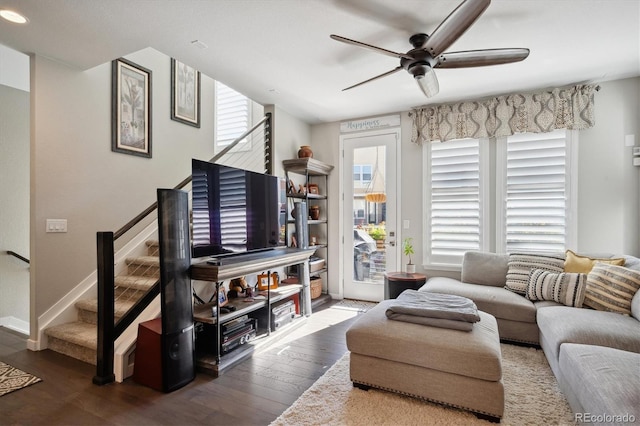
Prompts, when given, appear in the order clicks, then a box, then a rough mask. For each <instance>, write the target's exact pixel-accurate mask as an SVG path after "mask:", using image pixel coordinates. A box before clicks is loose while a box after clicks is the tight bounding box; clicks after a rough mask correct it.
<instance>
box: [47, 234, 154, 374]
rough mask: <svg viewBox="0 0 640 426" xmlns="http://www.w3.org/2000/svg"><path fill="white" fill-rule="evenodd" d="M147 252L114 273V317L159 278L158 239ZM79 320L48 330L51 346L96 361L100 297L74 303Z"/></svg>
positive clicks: (147, 244)
mask: <svg viewBox="0 0 640 426" xmlns="http://www.w3.org/2000/svg"><path fill="white" fill-rule="evenodd" d="M145 244H146V246H147V249H146V251H147V255H146V256H140V257H134V258H127V259H126V260H125V263H126V274H124V275H118V276H116V277H115V298H116V301H115V306H114V310H115V321H116V322H117V321H118V320H119V319H120V318H121V317H122V316H123V315H124V314H125V313H126V312H127V311H128V310H129V309H130V308H131V307H132V306H133V305H134V304H135V303H136V301H137V300H138V299H140V298H141V297H142V296H143V295H144V294H145V293H146V292H147V291H148V290H149V289H150V288H151V287H152V286H153V285H154V284H155V283H156V282H157V281H158V279H159V278H160V258H159V252H158V250H159V248H158V241H147V242H146V243H145ZM75 308H76V309H77V311H78V320H77V321H74V322H70V323H65V324H60V325H56V326H53V327H49V328H47V329H46V330H45V334H46V335H47V338H48V348H49V349H51V350H53V351H55V352H59V353H61V354H64V355H67V356H70V357H73V358H76V359H79V360H80V361H84V362H87V363H89V364H93V365H96V348H97V339H98V337H97V336H98V330H97V325H96V324H97V312H98V300H97V299H85V300H79V301H77V302H76V303H75Z"/></svg>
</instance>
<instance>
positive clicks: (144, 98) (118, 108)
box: [111, 58, 151, 158]
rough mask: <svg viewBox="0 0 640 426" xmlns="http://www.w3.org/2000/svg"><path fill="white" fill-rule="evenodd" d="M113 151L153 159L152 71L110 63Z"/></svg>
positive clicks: (121, 62) (121, 60)
mask: <svg viewBox="0 0 640 426" xmlns="http://www.w3.org/2000/svg"><path fill="white" fill-rule="evenodd" d="M111 150H112V151H115V152H122V153H124V154H131V155H139V156H141V157H148V158H151V71H150V70H148V69H146V68H143V67H141V66H140V65H136V64H134V63H133V62H130V61H127V60H126V59H123V58H119V59H116V60H114V61H113V62H112V63H111Z"/></svg>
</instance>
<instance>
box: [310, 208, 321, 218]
mask: <svg viewBox="0 0 640 426" xmlns="http://www.w3.org/2000/svg"><path fill="white" fill-rule="evenodd" d="M309 216H311V220H318V219H320V206H311V207H309Z"/></svg>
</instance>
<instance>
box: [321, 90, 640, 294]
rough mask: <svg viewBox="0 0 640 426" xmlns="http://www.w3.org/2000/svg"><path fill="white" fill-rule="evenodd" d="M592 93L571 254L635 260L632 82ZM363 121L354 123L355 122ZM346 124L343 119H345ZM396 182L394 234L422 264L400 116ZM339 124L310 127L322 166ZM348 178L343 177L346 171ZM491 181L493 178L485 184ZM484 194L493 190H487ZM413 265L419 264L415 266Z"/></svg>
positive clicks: (414, 154)
mask: <svg viewBox="0 0 640 426" xmlns="http://www.w3.org/2000/svg"><path fill="white" fill-rule="evenodd" d="M601 86H602V89H601V90H600V91H599V92H597V93H596V94H595V111H596V125H595V126H594V127H593V128H592V129H589V130H584V131H581V132H580V136H579V153H578V155H579V159H578V163H579V182H578V188H579V191H578V197H579V198H578V202H579V208H578V227H579V228H578V247H576V250H579V251H582V252H610V253H624V254H631V255H636V256H637V255H640V246H639V245H640V241H639V240H640V239H639V234H640V232H639V228H640V218H639V214H638V209H639V206H640V186H639V182H640V167H633V166H632V165H631V161H632V160H631V158H632V156H631V149H632V148H631V147H626V146H624V136H625V135H627V134H635V135H636V145H639V146H640V118H639V117H640V111H639V108H640V107H639V104H640V78H631V79H625V80H619V81H612V82H606V83H602V84H601ZM359 118H365V117H354V118H353V119H359ZM345 121H346V120H345ZM401 132H402V146H401V158H402V160H401V164H402V166H401V170H400V171H399V176H400V179H401V188H402V193H401V194H400V199H401V210H402V215H401V218H400V221H399V222H398V223H399V224H402V221H403V220H409V223H410V228H409V229H408V230H404V229H400V230H399V231H400V238H398V240H400V239H401V238H405V237H407V236H409V237H413V238H414V248H415V250H416V256H415V258H416V259H419V260H420V259H422V235H423V229H422V211H423V207H422V180H421V178H422V175H421V174H422V148H421V147H419V146H416V145H415V144H413V143H411V119H410V117H409V116H408V114H407V113H406V112H402V113H401ZM339 139H340V123H324V124H318V125H314V126H312V128H311V141H312V142H311V146H312V148H313V150H314V153H315V154H316V155H318V156H319V157H320V158H321V159H322V160H323V161H325V162H327V163H330V164H334V165H335V166H336V167H337V166H338V165H339V163H340V161H339V160H340V155H341V154H340V152H339V149H338V147H339ZM342 173H344V171H341V170H339V169H338V168H336V169H335V170H334V171H333V173H332V175H331V183H330V188H331V189H330V192H329V194H330V202H331V203H330V205H331V212H330V213H329V219H330V221H331V223H332V224H337V223H338V220H339V219H340V215H339V199H340V194H341V193H342V189H341V185H340V182H341V181H340V176H341V174H342ZM348 173H350V171H348ZM493 178H494V179H495V176H494V177H493ZM492 187H495V185H493V186H492ZM333 230H334V231H336V232H335V233H334V232H333V231H332V237H331V238H330V240H329V244H330V246H334V247H337V246H338V244H339V242H340V241H341V237H342V236H341V235H339V234H338V233H337V228H333ZM337 257H339V256H338V254H337V253H336V252H334V251H331V252H330V255H329V261H330V262H331V264H332V265H335V264H336V263H337V262H341V259H336V258H337ZM418 263H419V262H418ZM337 273H338V271H336V268H332V269H331V278H330V283H331V288H330V291H331V292H332V293H335V294H337V293H338V290H339V288H338V287H337V285H338V282H339V281H338V280H339V278H340V277H338V276H337V275H336V274H337ZM428 273H429V274H431V275H434V274H438V275H447V276H456V275H457V276H459V273H457V272H451V271H449V272H447V271H428Z"/></svg>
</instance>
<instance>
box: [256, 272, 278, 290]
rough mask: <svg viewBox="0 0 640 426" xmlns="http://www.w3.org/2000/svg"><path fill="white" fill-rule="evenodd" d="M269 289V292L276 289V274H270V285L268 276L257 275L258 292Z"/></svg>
mask: <svg viewBox="0 0 640 426" xmlns="http://www.w3.org/2000/svg"><path fill="white" fill-rule="evenodd" d="M267 287H269V288H270V289H271V290H275V289H277V288H278V274H277V273H275V272H272V273H271V284H269V276H268V275H267V274H260V275H258V290H260V291H262V290H266V289H267Z"/></svg>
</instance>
